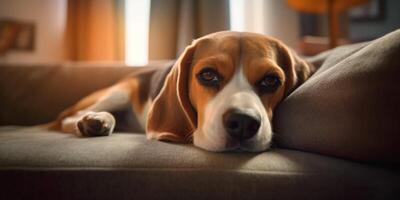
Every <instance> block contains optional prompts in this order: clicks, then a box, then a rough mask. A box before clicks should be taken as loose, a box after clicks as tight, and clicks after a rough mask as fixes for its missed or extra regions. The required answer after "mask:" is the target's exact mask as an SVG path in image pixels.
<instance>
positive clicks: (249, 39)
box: [195, 32, 275, 62]
mask: <svg viewBox="0 0 400 200" xmlns="http://www.w3.org/2000/svg"><path fill="white" fill-rule="evenodd" d="M197 43H198V44H197V48H196V53H195V58H197V59H199V58H204V57H211V56H215V55H221V54H225V55H227V56H229V57H231V58H232V59H233V60H235V62H236V60H237V61H239V60H242V59H257V58H264V59H265V58H274V57H275V51H274V48H275V43H274V40H273V39H271V38H269V37H266V36H264V35H261V34H257V33H242V32H219V33H215V34H211V35H209V36H207V37H204V38H200V39H198V41H197Z"/></svg>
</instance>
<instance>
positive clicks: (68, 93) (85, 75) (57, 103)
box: [0, 63, 165, 125]
mask: <svg viewBox="0 0 400 200" xmlns="http://www.w3.org/2000/svg"><path fill="white" fill-rule="evenodd" d="M162 65H165V64H163V63H158V64H156V65H152V66H148V67H160V66H162ZM140 68H143V67H127V66H123V65H122V66H121V65H120V66H117V67H116V66H114V67H110V66H104V65H103V66H102V65H78V64H76V65H74V64H59V65H46V66H44V65H36V66H34V65H32V66H1V65H0V125H35V124H41V123H47V122H49V121H51V120H54V119H55V118H56V117H57V115H58V114H59V113H60V112H61V111H62V110H64V109H65V108H67V107H68V106H71V105H72V104H74V103H75V102H77V101H78V100H79V99H81V98H82V97H84V96H86V95H88V94H90V93H92V92H93V91H96V90H98V89H101V88H104V87H107V86H110V85H112V84H114V83H116V82H117V81H119V80H120V79H122V78H123V77H125V76H127V75H128V74H130V73H132V72H134V71H135V70H138V69H140Z"/></svg>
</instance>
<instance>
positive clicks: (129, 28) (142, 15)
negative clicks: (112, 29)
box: [125, 0, 150, 66]
mask: <svg viewBox="0 0 400 200" xmlns="http://www.w3.org/2000/svg"><path fill="white" fill-rule="evenodd" d="M149 19H150V0H130V1H126V7H125V25H126V26H125V40H126V43H125V63H126V64H127V65H132V66H138V65H145V64H147V62H148V54H149V53H148V50H149V45H148V44H149Z"/></svg>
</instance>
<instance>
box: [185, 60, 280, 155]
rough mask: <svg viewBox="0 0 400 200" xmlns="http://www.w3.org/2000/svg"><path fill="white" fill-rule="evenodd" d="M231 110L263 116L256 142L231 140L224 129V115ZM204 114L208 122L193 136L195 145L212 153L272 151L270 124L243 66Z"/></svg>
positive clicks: (210, 103) (252, 139) (254, 139)
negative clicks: (234, 150)
mask: <svg viewBox="0 0 400 200" xmlns="http://www.w3.org/2000/svg"><path fill="white" fill-rule="evenodd" d="M232 108H233V109H238V110H241V111H243V112H245V113H249V114H251V115H259V116H261V125H260V128H259V130H258V132H257V134H256V135H255V136H254V137H253V138H250V139H248V140H246V141H243V142H241V143H238V142H237V141H236V142H235V141H234V142H231V140H232V139H230V137H229V134H228V133H227V132H226V131H225V128H224V125H223V115H224V113H225V112H226V111H227V110H229V109H232ZM204 112H205V121H204V123H203V124H202V125H201V126H200V127H198V128H197V130H196V131H195V133H194V134H193V142H194V145H196V146H198V147H201V148H203V149H206V150H210V151H225V150H232V149H242V150H246V151H263V150H265V149H267V148H269V146H270V142H271V138H272V129H271V122H270V120H269V118H268V115H267V112H266V110H265V108H264V105H263V103H262V102H261V99H260V97H259V96H258V95H257V93H256V92H255V91H254V90H253V88H252V86H251V85H250V83H249V82H248V80H247V79H246V77H245V75H244V72H243V67H242V66H241V67H240V68H239V69H238V70H237V71H236V73H235V75H234V77H232V79H231V80H230V81H229V83H228V84H227V85H226V86H225V87H224V88H223V89H222V90H221V91H220V92H219V93H218V94H217V95H216V96H215V97H214V98H213V99H212V100H211V101H209V102H208V103H207V105H206V108H205V111H204Z"/></svg>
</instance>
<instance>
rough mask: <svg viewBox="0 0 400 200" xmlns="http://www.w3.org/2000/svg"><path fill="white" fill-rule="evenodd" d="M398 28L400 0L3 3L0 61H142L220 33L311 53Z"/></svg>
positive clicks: (29, 0) (173, 55)
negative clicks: (258, 36)
mask: <svg viewBox="0 0 400 200" xmlns="http://www.w3.org/2000/svg"><path fill="white" fill-rule="evenodd" d="M399 27H400V1H398V0H0V64H49V63H65V62H90V63H93V62H94V63H119V64H124V65H125V64H126V65H132V66H139V65H145V64H147V63H149V62H150V63H151V62H158V61H160V60H171V59H175V58H176V57H177V55H179V54H180V53H181V52H182V50H183V49H184V48H185V46H186V45H188V44H190V42H191V41H192V40H193V39H194V38H198V37H201V36H203V35H205V34H208V33H212V32H216V31H221V30H235V31H251V32H258V33H263V34H266V35H269V36H273V37H276V38H278V39H280V40H282V41H283V42H285V43H286V44H287V45H289V46H290V47H292V48H293V49H295V50H296V51H298V52H299V53H300V54H303V55H307V56H309V55H314V54H317V53H319V52H322V51H324V50H327V49H329V48H332V47H334V46H337V45H342V44H348V43H355V42H361V41H368V40H372V39H375V38H377V37H380V36H382V35H384V34H386V33H388V32H391V31H393V30H395V29H398V28H399Z"/></svg>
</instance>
